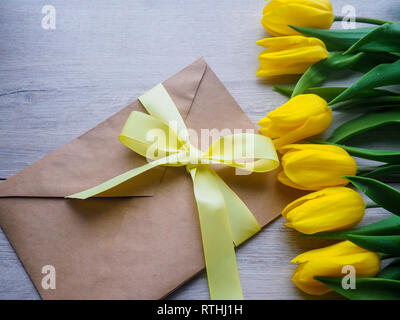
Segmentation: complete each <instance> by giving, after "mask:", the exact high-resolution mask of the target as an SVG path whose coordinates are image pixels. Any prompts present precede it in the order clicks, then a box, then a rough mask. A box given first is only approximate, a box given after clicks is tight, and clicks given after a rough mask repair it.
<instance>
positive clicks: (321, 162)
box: [278, 144, 357, 190]
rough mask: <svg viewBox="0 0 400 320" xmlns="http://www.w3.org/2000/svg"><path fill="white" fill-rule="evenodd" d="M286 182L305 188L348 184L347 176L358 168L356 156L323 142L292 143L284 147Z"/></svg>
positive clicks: (283, 179) (282, 178)
mask: <svg viewBox="0 0 400 320" xmlns="http://www.w3.org/2000/svg"><path fill="white" fill-rule="evenodd" d="M280 152H281V153H284V155H283V156H282V161H281V163H282V169H283V170H282V171H281V172H279V174H278V179H279V181H280V182H282V183H283V184H285V185H287V186H290V187H293V188H296V189H301V190H321V189H324V188H327V187H340V186H345V185H347V184H348V183H349V181H348V180H347V179H346V178H344V176H354V175H356V172H357V164H356V162H355V160H354V159H353V158H352V157H351V156H350V155H349V154H348V153H347V152H346V151H345V150H344V149H342V148H340V147H337V146H332V145H319V144H289V145H286V146H284V147H282V148H281V149H280Z"/></svg>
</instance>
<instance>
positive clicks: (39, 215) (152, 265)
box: [0, 59, 296, 299]
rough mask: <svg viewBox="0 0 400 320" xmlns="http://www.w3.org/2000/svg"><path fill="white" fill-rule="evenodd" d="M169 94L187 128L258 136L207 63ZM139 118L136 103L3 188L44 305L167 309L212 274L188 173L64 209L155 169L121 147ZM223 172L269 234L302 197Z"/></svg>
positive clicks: (172, 171)
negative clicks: (50, 277)
mask: <svg viewBox="0 0 400 320" xmlns="http://www.w3.org/2000/svg"><path fill="white" fill-rule="evenodd" d="M163 85H164V86H165V88H166V89H167V91H168V93H169V94H170V96H171V97H172V99H173V101H174V102H175V104H176V105H177V107H178V108H179V111H180V113H181V115H182V117H183V118H184V120H185V122H186V125H187V126H188V128H191V129H195V130H197V132H200V129H213V128H214V129H219V130H222V129H224V128H229V129H231V130H233V129H249V128H250V129H251V128H253V129H254V128H255V127H254V125H253V124H252V123H251V121H250V120H249V119H248V118H247V116H246V115H245V114H244V112H243V111H242V110H241V109H240V107H239V106H238V104H237V103H236V102H235V100H234V99H233V98H232V96H231V95H230V94H229V92H228V91H227V90H226V88H225V87H224V86H223V84H222V83H221V82H220V80H219V79H218V78H217V77H216V75H215V74H214V72H213V71H212V70H211V68H210V67H209V66H208V65H207V63H206V62H205V61H204V60H203V59H199V60H197V61H195V62H194V63H193V64H191V65H189V66H188V67H186V68H185V69H183V70H182V71H180V72H178V73H177V74H176V75H174V76H172V77H171V78H169V79H168V80H166V81H165V82H163ZM133 110H139V111H142V112H145V111H144V109H143V107H142V106H141V105H140V103H139V101H135V102H133V103H132V104H130V105H128V106H127V107H125V108H124V109H122V110H121V111H119V112H118V113H116V114H115V115H113V116H112V117H110V118H108V119H107V120H105V121H104V122H102V123H101V124H99V125H98V126H96V127H95V128H93V129H91V130H89V131H88V132H87V133H85V134H83V135H82V136H80V137H78V138H76V139H75V140H73V141H71V142H70V143H68V144H66V145H64V146H62V147H61V148H59V149H57V150H56V151H54V152H52V153H51V154H49V155H47V156H46V157H44V158H43V159H41V160H39V161H38V162H36V163H34V164H33V165H32V166H30V167H28V168H26V169H24V170H22V171H21V172H19V173H18V174H16V175H15V176H13V177H11V178H10V179H9V180H7V181H5V182H2V183H0V225H1V227H2V229H3V230H4V232H5V233H6V235H7V237H8V239H9V241H10V242H11V244H12V246H13V247H14V249H15V250H16V252H17V254H18V256H19V258H20V259H21V261H22V263H23V265H24V267H25V269H26V270H27V272H28V273H29V275H30V277H31V279H32V281H33V283H34V284H35V286H36V288H37V289H38V291H39V293H40V295H41V297H42V298H44V299H159V298H162V297H164V296H166V295H167V294H168V293H170V292H171V291H173V290H174V289H176V288H177V287H178V286H180V285H182V284H183V283H184V282H185V281H187V280H188V279H190V278H191V277H192V276H193V275H195V274H196V273H198V272H199V271H201V270H202V269H203V268H204V258H203V251H202V242H201V237H200V228H199V222H198V213H197V208H196V202H195V198H194V195H193V187H192V181H191V178H190V176H189V174H187V172H186V170H185V168H184V167H168V168H167V167H159V168H155V169H152V170H151V171H149V172H147V173H144V174H142V175H140V176H137V177H135V178H134V179H132V180H131V181H129V182H128V183H125V184H124V185H123V186H120V187H118V189H119V190H112V191H113V192H114V195H115V194H120V195H121V194H123V195H124V196H126V197H106V196H112V195H113V192H109V194H104V195H103V196H104V197H101V198H92V199H88V200H75V199H64V196H67V195H70V194H73V193H76V192H79V191H82V190H84V189H87V188H89V187H92V186H94V185H97V184H99V183H102V182H104V181H106V180H108V179H110V178H112V177H114V176H116V175H118V174H121V173H123V172H125V171H127V170H129V169H132V168H134V167H137V166H140V165H143V164H145V163H146V160H145V159H144V157H142V156H140V155H138V154H135V153H134V152H132V151H131V150H129V149H128V148H126V147H125V146H123V145H122V144H121V143H120V142H119V140H118V135H119V133H120V131H121V129H122V127H123V125H124V123H125V121H126V119H127V117H128V115H129V114H130V113H131V112H132V111H133ZM94 112H95V110H94ZM210 143H211V141H210ZM216 171H217V173H218V174H219V175H220V176H221V178H222V179H223V180H224V181H225V182H226V183H227V184H228V185H229V186H230V187H231V188H232V189H233V190H234V191H235V192H236V193H237V194H238V196H239V197H240V198H241V199H242V200H243V201H244V202H245V203H246V204H247V206H248V207H249V208H250V210H251V211H252V212H253V213H254V215H255V216H256V218H257V220H258V222H259V223H260V225H261V226H265V225H266V224H267V223H268V222H270V221H271V220H273V219H274V218H276V217H277V216H278V215H279V214H280V212H281V210H282V208H283V207H284V205H285V204H287V203H288V202H289V201H290V200H293V198H294V196H296V194H295V193H294V191H293V190H291V189H289V188H286V187H284V186H283V185H281V184H279V182H277V180H276V177H275V176H276V172H271V173H265V174H261V173H253V174H250V175H237V174H235V170H234V169H232V168H230V167H223V168H216ZM276 171H277V170H276ZM45 265H52V266H54V267H55V270H56V289H54V290H53V289H43V288H42V285H41V282H42V279H43V277H44V274H42V267H43V266H45Z"/></svg>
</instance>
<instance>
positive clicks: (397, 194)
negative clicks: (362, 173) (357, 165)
mask: <svg viewBox="0 0 400 320" xmlns="http://www.w3.org/2000/svg"><path fill="white" fill-rule="evenodd" d="M346 178H347V179H348V180H349V181H350V182H351V183H352V184H353V185H354V186H355V187H356V188H357V189H359V190H360V191H361V192H363V193H365V195H366V196H367V197H368V198H370V199H371V200H372V201H374V202H375V203H376V204H378V205H379V206H381V207H382V208H384V209H386V210H388V211H390V212H392V213H394V214H396V215H400V191H398V190H396V189H395V188H393V187H391V186H389V185H387V184H385V183H382V182H380V181H378V180H374V179H371V178H364V177H358V176H353V177H346Z"/></svg>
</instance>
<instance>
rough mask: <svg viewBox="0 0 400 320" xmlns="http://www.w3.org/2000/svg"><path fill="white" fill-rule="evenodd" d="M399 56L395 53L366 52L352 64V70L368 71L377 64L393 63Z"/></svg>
mask: <svg viewBox="0 0 400 320" xmlns="http://www.w3.org/2000/svg"><path fill="white" fill-rule="evenodd" d="M397 59H399V57H398V56H397V55H394V54H390V53H384V52H364V55H363V56H362V57H361V58H360V60H358V61H357V63H355V64H354V65H352V66H350V69H351V70H354V71H358V72H362V73H367V72H368V71H370V70H371V69H373V68H375V67H376V66H377V65H379V64H382V63H393V62H395V61H397Z"/></svg>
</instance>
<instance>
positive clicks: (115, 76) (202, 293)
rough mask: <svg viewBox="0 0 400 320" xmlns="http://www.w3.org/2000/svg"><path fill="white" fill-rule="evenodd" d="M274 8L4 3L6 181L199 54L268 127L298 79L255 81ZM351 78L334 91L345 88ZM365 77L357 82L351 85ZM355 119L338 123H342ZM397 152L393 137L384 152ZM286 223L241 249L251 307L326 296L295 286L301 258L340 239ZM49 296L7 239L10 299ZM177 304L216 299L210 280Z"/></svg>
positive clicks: (387, 13)
mask: <svg viewBox="0 0 400 320" xmlns="http://www.w3.org/2000/svg"><path fill="white" fill-rule="evenodd" d="M47 4H51V5H53V6H54V7H55V9H56V30H43V29H42V27H41V20H42V17H43V14H42V13H41V10H42V7H43V6H44V5H47ZM332 4H333V6H334V8H335V12H336V13H337V14H340V13H341V8H342V7H343V6H344V5H353V6H355V8H356V12H357V15H359V16H373V17H376V18H382V19H390V20H399V19H400V10H399V7H398V3H397V1H395V0H385V1H379V2H378V1H374V0H364V1H362V2H360V1H350V0H345V1H343V0H332ZM264 5H265V2H264V1H263V0H251V1H242V0H219V1H214V0H202V1H185V0H170V1H161V0H135V1H129V0H116V1H106V0H97V1H94V0H93V1H81V0H69V1H62V0H52V1H42V0H37V1H29V0H3V1H1V2H0V35H1V36H0V73H1V78H0V178H2V179H6V178H8V177H10V176H11V175H13V174H15V173H16V172H18V171H19V170H21V169H23V168H24V167H26V166H28V165H30V164H31V163H33V162H34V161H37V160H39V159H40V158H41V157H43V156H44V155H46V154H47V153H49V152H51V151H53V150H55V149H56V148H57V147H59V146H61V145H63V144H64V143H66V142H68V141H70V140H71V139H73V138H75V137H76V136H78V135H80V134H82V133H84V132H85V131H87V130H88V129H90V128H91V127H93V126H94V125H96V124H97V123H99V122H100V121H102V120H104V119H106V118H107V117H109V116H110V115H111V114H113V113H114V112H116V111H118V110H119V109H121V108H122V107H123V106H125V105H126V104H128V103H129V102H130V101H132V100H133V99H135V98H136V97H137V96H139V95H140V94H141V93H143V92H144V91H145V90H146V89H148V88H151V87H152V86H154V85H155V84H157V83H159V82H161V81H162V80H164V79H165V78H167V77H169V76H170V75H172V74H173V73H175V72H177V71H178V70H180V69H181V68H182V67H184V66H186V65H187V64H189V63H191V62H192V61H194V60H195V59H197V58H198V57H199V56H204V58H205V59H206V60H207V62H208V63H209V64H210V65H211V67H212V68H213V69H214V70H215V72H216V73H217V75H218V76H219V77H220V78H221V80H222V81H223V82H224V84H225V85H226V86H227V88H228V90H229V91H230V92H231V93H232V95H233V96H234V97H235V98H236V99H237V101H238V102H239V104H240V105H241V106H242V108H243V109H244V110H245V111H246V113H247V114H248V115H249V117H250V118H251V119H252V120H253V121H257V120H258V119H259V118H261V117H262V116H264V115H265V114H266V113H267V112H268V111H270V110H272V109H273V108H275V107H276V106H278V105H280V104H281V103H283V102H284V101H285V99H284V98H283V97H281V96H280V95H279V94H277V93H275V92H274V91H273V90H272V87H271V85H272V84H277V83H281V84H282V83H292V82H293V81H294V80H295V78H293V77H287V78H282V79H276V80H274V81H270V80H259V79H256V77H255V73H256V70H257V68H258V60H257V55H258V53H259V52H260V51H261V49H260V48H259V47H257V46H256V44H255V41H256V40H258V39H260V38H263V37H265V36H267V34H266V32H265V31H264V30H263V28H262V26H261V25H260V22H259V21H260V19H261V12H262V8H263V6H264ZM396 5H397V6H396ZM336 27H340V24H338V23H336ZM344 75H346V74H341V75H340V76H338V77H336V78H335V79H333V81H331V84H341V85H343V81H342V77H343V76H344ZM354 79H355V76H354V75H348V79H347V83H350V82H351V81H352V80H354ZM343 118H344V117H343V115H340V114H337V115H335V124H337V123H340V122H341V121H343ZM385 135H386V133H385V131H384V130H379V131H376V132H375V134H374V138H375V137H376V142H375V141H371V139H369V141H368V142H367V143H365V142H364V141H362V140H360V139H359V140H358V141H355V142H357V143H359V145H369V146H371V145H374V144H375V143H378V142H379V143H380V146H381V145H382V144H381V141H380V140H381V138H382V136H385ZM372 140H374V139H372ZM391 143H392V142H391V141H390V140H389V139H386V140H385V142H384V145H385V146H386V145H389V144H391ZM266 209H267V208H266ZM384 215H385V213H384V211H383V210H379V209H374V210H369V211H368V215H367V218H366V219H365V221H364V223H366V222H371V221H376V220H379V219H380V218H382V216H384ZM283 223H284V222H283V219H277V220H276V221H274V222H273V223H271V224H270V225H269V226H268V227H267V228H265V229H264V230H262V231H261V232H260V234H258V235H257V236H255V237H254V238H253V239H251V240H249V241H248V242H247V243H245V244H244V245H243V246H241V247H240V248H239V249H238V254H237V259H238V265H239V270H240V276H241V279H242V285H243V290H244V294H245V297H246V298H247V299H304V298H307V299H310V298H315V297H310V296H307V295H305V294H303V293H302V292H300V291H299V290H297V289H296V288H295V286H294V285H293V284H292V282H291V281H290V278H291V275H292V272H293V270H294V266H293V265H290V263H289V261H290V260H291V259H292V258H293V257H294V256H296V255H297V254H299V253H300V252H302V251H305V250H309V249H312V248H316V247H319V246H323V245H326V244H327V243H329V242H327V241H315V240H310V239H298V238H297V233H296V232H294V231H292V230H290V229H288V228H286V227H285V226H284V225H283ZM337 297H338V296H336V295H335V294H330V295H326V296H323V298H327V299H330V298H337ZM38 298H39V296H38V294H37V292H36V290H35V288H34V287H33V285H32V283H31V281H30V280H29V277H28V276H27V274H26V272H25V271H24V269H23V267H22V266H21V264H20V262H19V260H18V258H17V256H16V255H15V252H14V251H13V249H12V247H11V246H10V244H9V242H8V241H7V239H6V237H5V236H4V234H3V233H1V232H0V299H38ZM168 298H169V299H208V298H209V295H208V287H207V281H206V277H205V273H204V272H203V273H201V274H200V275H198V276H197V277H195V278H194V279H193V280H191V281H190V282H188V283H187V284H185V285H184V286H182V287H181V288H179V289H178V290H176V291H175V292H174V293H172V294H171V295H170V296H169V297H168Z"/></svg>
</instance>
